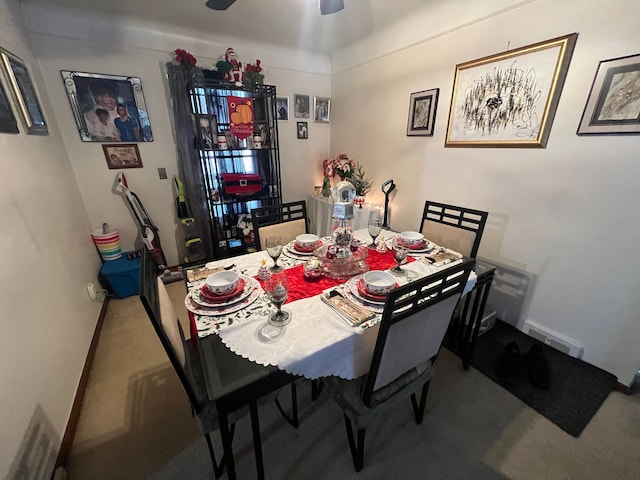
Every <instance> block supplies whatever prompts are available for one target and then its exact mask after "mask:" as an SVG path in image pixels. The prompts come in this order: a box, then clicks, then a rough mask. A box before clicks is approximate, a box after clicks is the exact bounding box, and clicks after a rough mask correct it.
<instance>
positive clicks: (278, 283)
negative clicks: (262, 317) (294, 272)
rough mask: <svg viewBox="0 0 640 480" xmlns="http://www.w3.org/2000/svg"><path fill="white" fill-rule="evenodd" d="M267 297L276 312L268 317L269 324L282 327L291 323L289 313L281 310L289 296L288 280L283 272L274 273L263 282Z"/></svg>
mask: <svg viewBox="0 0 640 480" xmlns="http://www.w3.org/2000/svg"><path fill="white" fill-rule="evenodd" d="M265 290H266V293H267V297H268V298H269V300H270V301H271V303H273V304H274V305H275V306H276V308H277V310H276V312H275V313H272V314H271V315H270V316H269V324H270V325H273V326H274V327H284V326H285V325H288V324H289V322H290V321H291V313H290V312H287V311H286V310H282V304H283V303H284V302H286V301H287V297H288V296H289V279H288V278H287V274H286V273H284V272H279V273H274V274H273V275H271V277H270V278H269V279H267V281H266V282H265Z"/></svg>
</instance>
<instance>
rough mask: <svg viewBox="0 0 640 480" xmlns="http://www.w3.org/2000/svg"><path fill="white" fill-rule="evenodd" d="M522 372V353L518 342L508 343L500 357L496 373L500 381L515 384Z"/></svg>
mask: <svg viewBox="0 0 640 480" xmlns="http://www.w3.org/2000/svg"><path fill="white" fill-rule="evenodd" d="M521 374H522V355H521V354H520V346H519V345H518V344H517V343H516V342H511V343H508V344H507V346H506V347H504V350H502V353H501V354H500V358H499V359H498V365H497V367H496V375H497V376H498V378H499V379H500V381H502V382H504V383H506V384H507V385H513V384H514V383H515V381H516V380H517V379H518V378H519V377H520V375H521Z"/></svg>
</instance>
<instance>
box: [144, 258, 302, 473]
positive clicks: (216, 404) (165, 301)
mask: <svg viewBox="0 0 640 480" xmlns="http://www.w3.org/2000/svg"><path fill="white" fill-rule="evenodd" d="M140 300H141V302H142V304H143V306H144V308H145V310H146V312H147V315H148V316H149V319H150V320H151V324H152V325H153V327H154V330H155V332H156V334H157V335H158V338H159V339H160V342H161V343H162V346H163V347H164V350H165V352H166V354H167V356H168V357H169V361H170V362H171V365H172V366H173V368H174V370H175V372H176V374H177V375H178V378H179V380H180V383H181V384H182V387H183V389H184V391H185V393H186V395H187V397H188V399H189V403H190V404H191V410H192V414H193V415H194V416H195V418H196V419H197V421H198V425H199V427H200V430H201V431H202V432H203V434H204V437H205V439H206V442H207V447H208V449H209V454H210V456H211V461H212V463H213V470H214V475H215V478H219V477H220V476H221V475H222V474H223V473H224V471H225V467H226V470H227V475H228V478H230V479H232V478H235V463H234V461H233V451H232V445H231V444H232V441H233V434H234V430H235V422H236V421H237V420H239V419H240V418H242V417H244V416H246V414H247V413H249V415H250V418H251V427H252V433H253V444H254V451H255V458H256V469H257V472H258V478H264V466H263V457H262V444H261V437H260V425H259V418H258V402H260V403H261V404H262V403H264V402H266V401H269V400H272V399H273V398H275V397H276V396H277V393H278V391H279V390H280V389H281V388H282V387H284V386H286V385H289V384H292V382H293V381H294V380H295V379H296V377H295V376H293V375H290V374H288V373H286V372H284V371H282V370H278V369H277V368H275V367H265V366H262V365H259V364H257V363H254V362H251V361H249V360H247V359H245V358H242V357H241V356H239V355H236V354H234V353H233V352H232V351H231V350H229V349H228V348H227V347H226V346H225V345H224V344H223V343H222V341H221V340H220V339H219V337H218V336H217V335H210V336H209V337H206V338H204V339H201V341H200V342H198V343H197V344H193V343H192V342H188V341H185V337H184V333H183V330H182V326H181V325H180V321H179V320H178V316H177V314H176V312H175V310H174V307H173V303H172V302H171V299H170V298H169V294H168V292H167V289H166V287H165V285H164V283H163V282H162V279H161V278H160V277H158V275H157V272H156V268H155V264H154V263H153V261H152V260H151V257H150V256H149V254H148V252H147V251H146V250H145V251H144V253H143V255H142V258H141V267H140ZM196 345H197V346H196ZM205 356H206V359H204V357H205ZM203 359H204V360H206V365H205V363H204V362H203ZM207 369H208V370H209V371H208V372H207ZM212 369H215V371H211V370H212ZM212 391H213V395H212V393H211V392H212ZM292 409H293V417H294V420H295V424H296V425H295V426H297V421H298V419H297V405H296V404H295V403H294V404H293V405H292ZM247 410H248V411H247ZM216 430H219V431H220V435H221V439H222V445H223V456H222V459H221V460H220V462H219V463H218V462H217V461H216V455H215V452H214V449H213V444H212V441H211V436H210V433H211V432H213V431H216Z"/></svg>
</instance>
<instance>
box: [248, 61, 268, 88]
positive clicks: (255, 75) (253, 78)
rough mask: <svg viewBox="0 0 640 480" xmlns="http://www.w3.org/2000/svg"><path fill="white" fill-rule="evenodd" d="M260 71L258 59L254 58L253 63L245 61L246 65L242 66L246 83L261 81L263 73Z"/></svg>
mask: <svg viewBox="0 0 640 480" xmlns="http://www.w3.org/2000/svg"><path fill="white" fill-rule="evenodd" d="M260 72H262V67H261V66H260V60H256V64H255V65H252V64H250V63H247V66H246V67H244V81H245V82H247V83H262V82H263V81H264V74H263V73H260Z"/></svg>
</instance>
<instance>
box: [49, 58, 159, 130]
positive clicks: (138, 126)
mask: <svg viewBox="0 0 640 480" xmlns="http://www.w3.org/2000/svg"><path fill="white" fill-rule="evenodd" d="M60 73H61V75H62V79H63V81H64V85H65V89H66V91H67V96H68V97H69V103H70V105H71V111H72V112H73V116H74V119H75V121H76V126H77V127H78V132H79V134H80V138H81V139H82V141H83V142H124V143H130V142H152V141H153V133H152V131H151V124H150V122H149V114H148V112H147V106H146V103H145V101H144V93H143V91H142V83H141V81H140V79H139V78H137V77H127V76H121V75H106V74H101V73H86V72H72V71H68V70H62V71H61V72H60Z"/></svg>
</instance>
